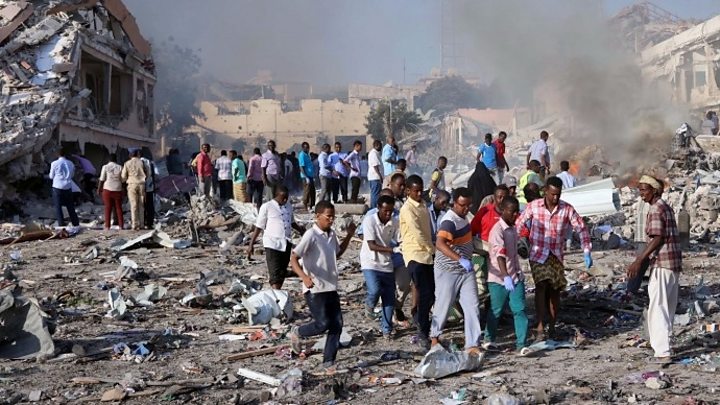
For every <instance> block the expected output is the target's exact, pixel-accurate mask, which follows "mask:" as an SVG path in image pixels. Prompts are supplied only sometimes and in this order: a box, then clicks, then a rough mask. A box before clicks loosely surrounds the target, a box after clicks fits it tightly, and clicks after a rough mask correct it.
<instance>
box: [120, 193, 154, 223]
mask: <svg viewBox="0 0 720 405" xmlns="http://www.w3.org/2000/svg"><path fill="white" fill-rule="evenodd" d="M120 225H121V226H122V224H120ZM153 225H155V193H154V192H152V191H146V192H145V227H146V228H148V229H152V227H153Z"/></svg>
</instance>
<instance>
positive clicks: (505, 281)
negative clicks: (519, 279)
mask: <svg viewBox="0 0 720 405" xmlns="http://www.w3.org/2000/svg"><path fill="white" fill-rule="evenodd" d="M503 284H504V285H505V289H506V290H508V291H510V292H513V291H514V290H515V283H513V279H512V277H510V276H505V278H503Z"/></svg>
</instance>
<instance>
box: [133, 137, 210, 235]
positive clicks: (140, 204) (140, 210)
mask: <svg viewBox="0 0 720 405" xmlns="http://www.w3.org/2000/svg"><path fill="white" fill-rule="evenodd" d="M205 145H207V144H205ZM205 145H203V150H204V149H205ZM209 148H210V147H209V146H208V150H209ZM140 154H141V151H140V149H135V150H133V152H132V154H131V155H130V156H132V158H131V159H130V160H128V161H127V162H125V164H124V165H123V169H122V173H121V177H122V180H123V182H125V183H127V193H128V201H130V217H131V219H132V229H133V230H134V231H137V230H140V228H141V227H142V226H143V223H144V222H145V221H144V216H145V215H144V214H145V212H144V211H145V179H146V178H147V176H148V173H147V172H145V165H144V164H143V162H142V160H140ZM200 168H201V166H200V162H198V170H200ZM210 170H211V171H210V173H211V176H210V180H209V182H210V183H211V182H212V166H211V168H210Z"/></svg>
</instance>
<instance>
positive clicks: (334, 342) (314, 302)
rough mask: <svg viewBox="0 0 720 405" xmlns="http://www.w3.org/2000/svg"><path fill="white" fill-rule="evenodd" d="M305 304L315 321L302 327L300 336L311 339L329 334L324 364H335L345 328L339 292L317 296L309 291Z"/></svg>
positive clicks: (326, 341)
mask: <svg viewBox="0 0 720 405" xmlns="http://www.w3.org/2000/svg"><path fill="white" fill-rule="evenodd" d="M305 302H306V303H307V306H308V308H309V309H310V313H311V314H312V317H313V320H312V322H310V323H306V324H305V325H302V326H300V328H298V334H299V335H300V336H302V337H311V336H317V335H322V334H323V333H325V332H327V339H326V340H325V349H324V350H323V363H334V362H335V357H336V356H337V351H338V348H339V347H340V334H341V333H342V328H343V318H342V311H341V309H340V296H339V295H338V293H337V291H328V292H322V293H317V294H313V293H311V292H310V291H308V292H306V293H305Z"/></svg>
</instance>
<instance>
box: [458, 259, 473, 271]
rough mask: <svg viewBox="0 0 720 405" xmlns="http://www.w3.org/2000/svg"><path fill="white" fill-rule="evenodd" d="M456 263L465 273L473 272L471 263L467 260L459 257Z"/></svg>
mask: <svg viewBox="0 0 720 405" xmlns="http://www.w3.org/2000/svg"><path fill="white" fill-rule="evenodd" d="M458 263H460V265H461V266H462V267H463V269H465V271H467V272H468V273H472V271H473V265H472V262H471V261H470V260H469V259H466V258H464V257H461V258H460V260H458Z"/></svg>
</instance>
